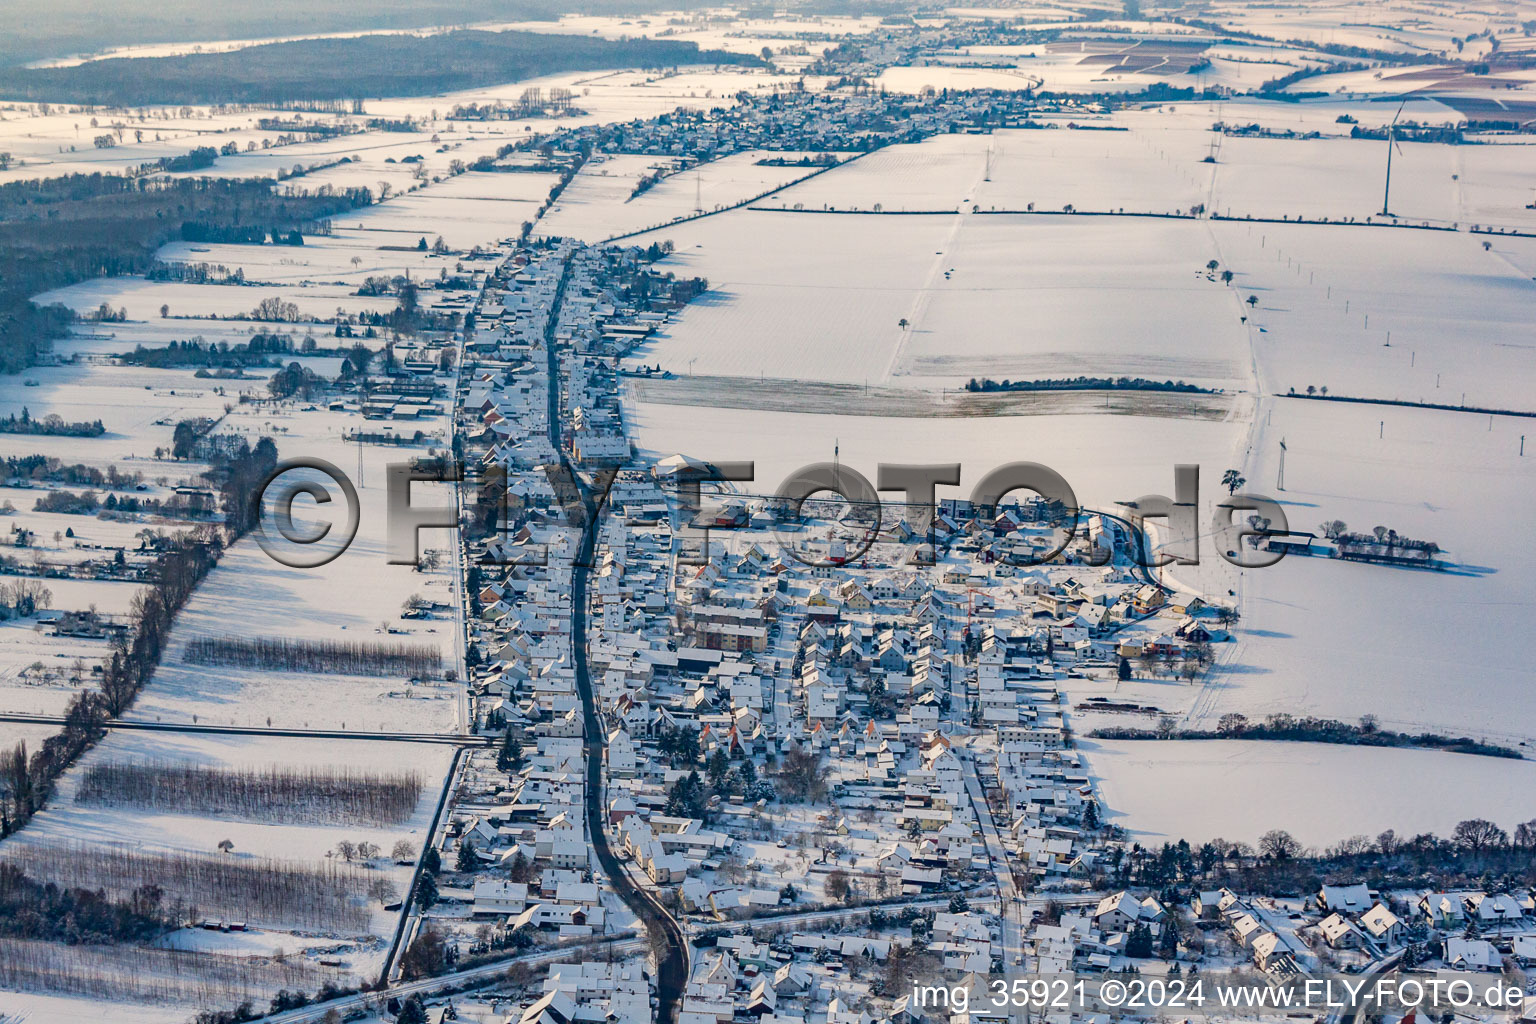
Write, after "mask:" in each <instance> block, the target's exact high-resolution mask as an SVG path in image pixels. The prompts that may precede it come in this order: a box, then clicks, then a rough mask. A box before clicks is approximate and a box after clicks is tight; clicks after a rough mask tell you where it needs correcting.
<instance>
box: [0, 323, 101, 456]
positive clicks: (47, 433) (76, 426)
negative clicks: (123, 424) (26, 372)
mask: <svg viewBox="0 0 1536 1024" xmlns="http://www.w3.org/2000/svg"><path fill="white" fill-rule="evenodd" d="M0 318H3V314H0ZM4 348H5V336H4V332H0V353H3V351H4ZM106 432H107V428H106V427H105V426H104V425H103V424H102V422H101V420H81V421H79V422H77V423H68V422H65V420H64V417H62V416H60V415H59V414H58V413H56V412H51V413H49V414H48V415H47V416H44V417H43V418H42V419H40V420H37V419H33V418H32V413H31V412H30V411H28V409H27V407H26V406H22V407H21V414H20V415H17V414H16V413H11V414H10V415H9V416H7V417H5V418H4V419H0V434H33V435H36V436H38V437H100V436H101V435H102V434H105V433H106Z"/></svg>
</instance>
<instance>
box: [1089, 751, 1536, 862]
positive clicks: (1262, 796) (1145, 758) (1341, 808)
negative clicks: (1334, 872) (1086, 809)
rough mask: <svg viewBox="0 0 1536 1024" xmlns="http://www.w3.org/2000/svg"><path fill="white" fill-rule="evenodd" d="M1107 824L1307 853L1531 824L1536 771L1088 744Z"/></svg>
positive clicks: (1398, 754) (1391, 754)
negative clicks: (1362, 839) (1481, 821)
mask: <svg viewBox="0 0 1536 1024" xmlns="http://www.w3.org/2000/svg"><path fill="white" fill-rule="evenodd" d="M1079 745H1080V747H1081V748H1082V750H1083V753H1084V754H1085V756H1086V758H1087V761H1088V764H1089V767H1090V770H1091V773H1092V775H1093V777H1094V780H1095V782H1096V784H1097V786H1098V790H1099V794H1100V797H1101V799H1102V800H1103V802H1104V805H1105V815H1104V818H1105V820H1106V821H1108V822H1110V823H1113V824H1116V825H1120V826H1122V827H1124V828H1126V829H1129V830H1130V831H1131V832H1132V834H1133V837H1134V838H1136V839H1137V840H1138V841H1140V842H1141V843H1143V844H1149V843H1150V844H1161V843H1164V842H1176V841H1177V840H1179V839H1187V840H1189V841H1190V842H1191V843H1195V844H1199V843H1201V842H1205V841H1207V840H1211V839H1216V838H1222V839H1227V840H1231V841H1233V842H1245V843H1249V844H1253V843H1256V842H1257V840H1258V838H1259V837H1260V836H1261V835H1263V834H1264V833H1265V832H1268V831H1269V830H1271V829H1283V830H1285V831H1287V832H1289V833H1291V835H1293V836H1295V837H1296V838H1297V839H1298V840H1300V841H1301V843H1302V844H1303V845H1305V846H1311V847H1319V848H1321V847H1325V846H1329V845H1331V844H1333V843H1336V842H1338V841H1339V840H1341V839H1346V838H1348V837H1350V836H1356V835H1368V836H1374V835H1376V834H1377V833H1378V832H1381V831H1382V830H1384V829H1389V828H1390V829H1394V830H1395V831H1396V832H1397V833H1398V834H1399V835H1413V834H1416V833H1419V832H1434V833H1436V834H1437V835H1441V836H1448V835H1450V832H1451V830H1452V829H1453V828H1454V827H1455V825H1456V823H1457V822H1458V821H1461V820H1463V819H1466V818H1488V819H1490V820H1492V821H1495V822H1497V823H1498V824H1499V825H1501V826H1503V827H1504V828H1506V829H1512V828H1514V826H1515V825H1517V824H1519V823H1520V822H1523V821H1529V820H1530V819H1531V817H1532V815H1533V813H1536V811H1533V808H1532V807H1531V804H1530V801H1529V799H1528V795H1529V794H1530V792H1531V790H1532V787H1536V764H1532V763H1531V762H1529V761H1514V760H1509V759H1506V758H1498V757H1479V756H1476V755H1472V754H1447V753H1444V752H1441V751H1437V750H1402V749H1397V748H1385V747H1351V746H1340V745H1334V744H1326V743H1286V742H1269V741H1264V740H1171V741H1158V740H1083V741H1082V742H1081V743H1080V744H1079Z"/></svg>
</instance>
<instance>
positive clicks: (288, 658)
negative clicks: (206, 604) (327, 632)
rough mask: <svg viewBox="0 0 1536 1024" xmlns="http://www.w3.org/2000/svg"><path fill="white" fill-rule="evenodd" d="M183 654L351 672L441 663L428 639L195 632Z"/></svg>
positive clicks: (196, 660) (415, 670)
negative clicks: (414, 641)
mask: <svg viewBox="0 0 1536 1024" xmlns="http://www.w3.org/2000/svg"><path fill="white" fill-rule="evenodd" d="M182 660H183V661H185V662H187V663H188V664H191V665H230V666H234V667H236V668H255V669H274V670H276V671H279V672H321V673H330V674H335V675H350V676H373V675H398V676H424V675H430V674H433V673H435V672H436V671H437V670H438V668H439V667H440V666H441V665H442V655H441V654H440V653H439V651H438V650H437V648H436V647H432V646H430V645H427V644H409V643H389V642H385V641H374V642H370V641H366V640H356V641H350V642H346V641H340V640H293V639H290V638H288V637H281V636H262V637H234V636H225V637H198V638H197V639H194V640H190V641H188V642H187V646H186V649H185V651H184V652H183V653H182Z"/></svg>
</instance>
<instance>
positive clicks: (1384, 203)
mask: <svg viewBox="0 0 1536 1024" xmlns="http://www.w3.org/2000/svg"><path fill="white" fill-rule="evenodd" d="M1407 105H1408V101H1407V100H1404V101H1403V102H1402V103H1399V104H1398V106H1397V113H1395V114H1393V115H1392V123H1391V124H1389V125H1387V184H1386V188H1385V190H1383V192H1382V194H1381V215H1382V216H1383V217H1390V216H1392V211H1391V209H1390V206H1391V198H1392V150H1394V149H1398V148H1400V147H1398V145H1397V119H1398V118H1400V117H1402V116H1403V108H1404V107H1405V106H1407Z"/></svg>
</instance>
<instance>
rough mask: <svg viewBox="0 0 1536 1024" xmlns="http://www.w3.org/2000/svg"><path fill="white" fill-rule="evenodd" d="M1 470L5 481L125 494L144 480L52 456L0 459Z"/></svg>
mask: <svg viewBox="0 0 1536 1024" xmlns="http://www.w3.org/2000/svg"><path fill="white" fill-rule="evenodd" d="M0 471H3V472H4V474H5V479H7V480H31V481H32V482H34V483H42V482H43V481H47V482H49V483H58V484H74V485H75V486H77V487H103V488H106V489H107V490H112V491H126V490H130V489H132V488H134V487H137V486H138V485H139V484H140V483H142V482H143V481H144V474H143V473H140V472H138V471H137V470H135V471H134V472H132V473H124V472H122V471H121V470H119V469H118V468H117V466H115V465H108V466H107V468H106V469H100V468H98V467H96V466H87V465H85V464H84V463H81V462H76V463H73V464H71V465H65V464H64V462H63V461H62V460H60V459H56V458H54V457H53V456H52V455H43V454H41V453H39V454H35V455H8V456H6V457H5V459H4V460H0Z"/></svg>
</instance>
